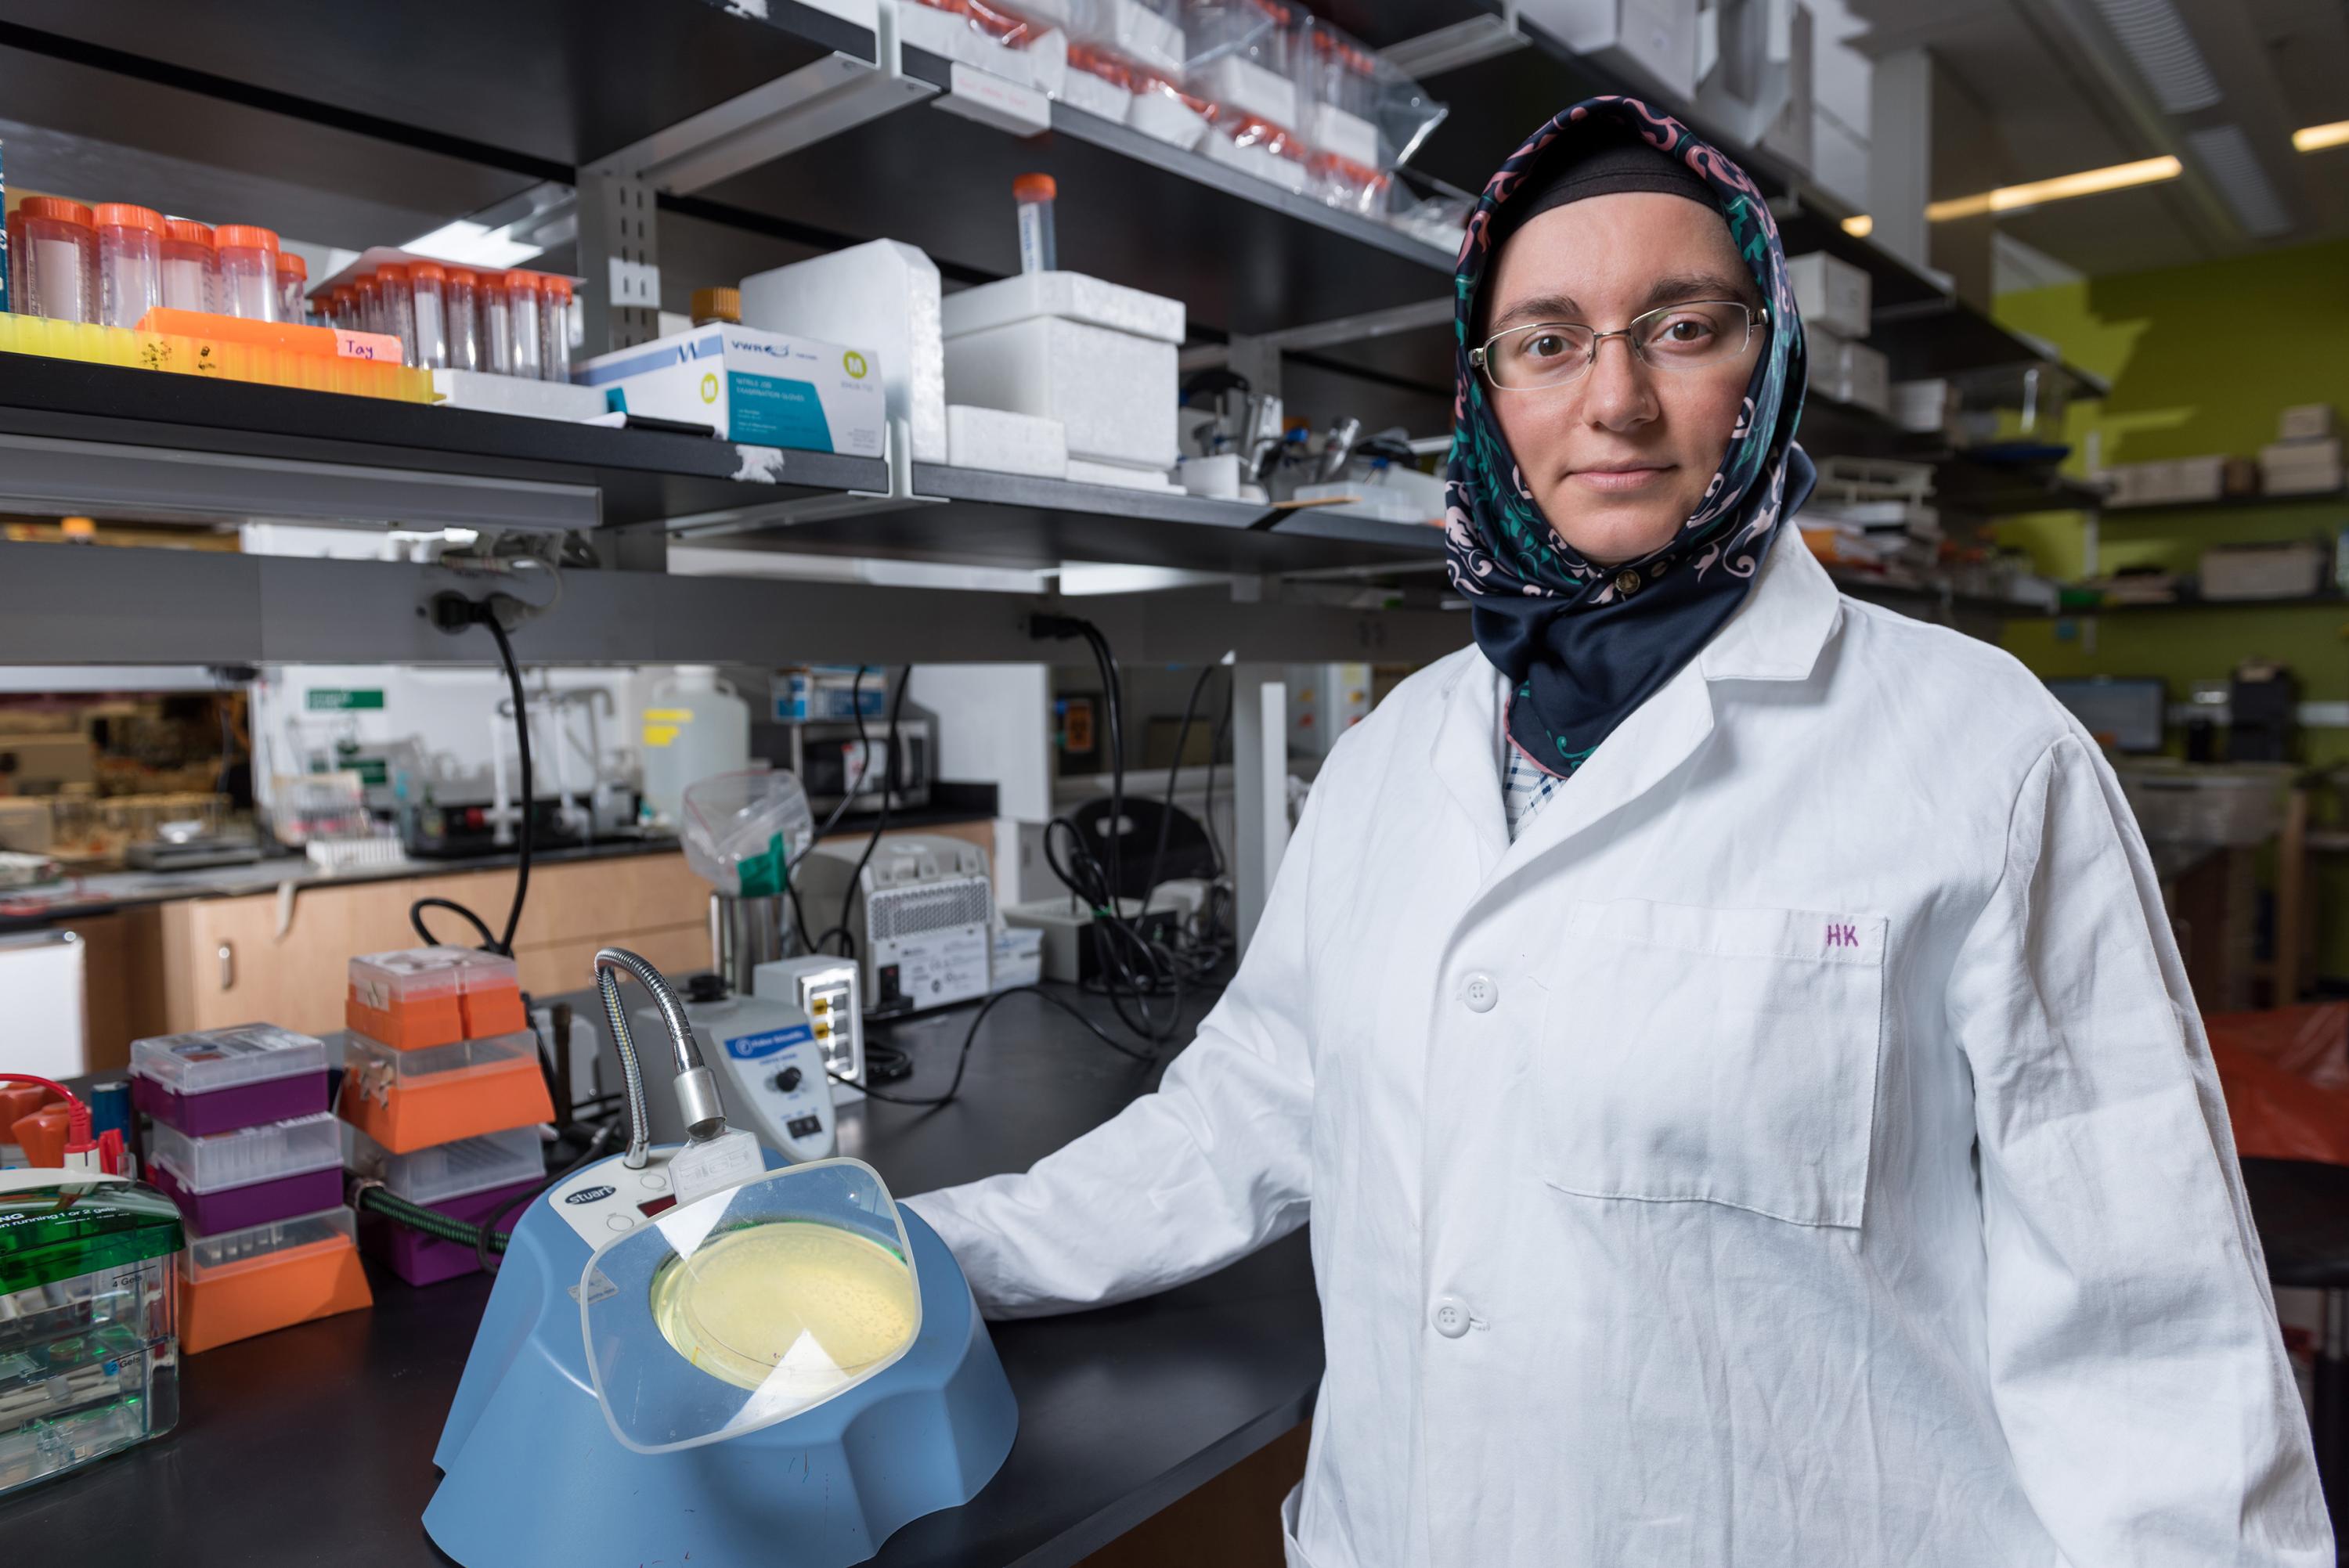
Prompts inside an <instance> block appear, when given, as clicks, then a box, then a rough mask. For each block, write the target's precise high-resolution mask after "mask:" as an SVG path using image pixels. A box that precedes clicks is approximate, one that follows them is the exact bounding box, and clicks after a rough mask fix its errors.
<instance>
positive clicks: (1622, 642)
mask: <svg viewBox="0 0 2349 1568" xmlns="http://www.w3.org/2000/svg"><path fill="white" fill-rule="evenodd" d="M1626 128H1628V129H1630V131H1632V132H1634V133H1636V134H1637V135H1638V136H1639V137H1640V138H1641V139H1644V140H1645V141H1646V142H1647V143H1648V144H1649V145H1650V146H1651V147H1654V148H1655V149H1657V150H1659V151H1661V152H1663V153H1665V154H1667V155H1669V156H1671V157H1673V158H1677V159H1679V160H1682V162H1684V163H1686V164H1687V166H1688V167H1689V169H1690V170H1692V171H1694V172H1695V174H1696V175H1697V176H1698V177H1699V178H1700V179H1702V181H1703V182H1704V185H1705V187H1706V188H1707V189H1708V190H1709V191H1711V193H1712V195H1713V200H1714V201H1715V202H1717V203H1718V204H1719V206H1720V208H1721V213H1722V216H1723V218H1724V219H1725V220H1726V221H1727V222H1728V224H1729V233H1730V238H1731V240H1732V241H1733V242H1734V243H1735V244H1736V246H1737V250H1738V253H1739V254H1740V255H1742V256H1744V258H1745V264H1746V265H1747V266H1748V267H1749V268H1751V269H1752V270H1753V273H1754V283H1755V284H1757V285H1759V287H1760V290H1761V294H1762V297H1763V298H1764V300H1766V301H1768V302H1769V310H1770V331H1769V335H1768V337H1767V338H1766V339H1765V340H1764V347H1763V351H1762V352H1761V353H1760V354H1758V355H1756V356H1754V374H1753V377H1752V379H1751V380H1750V381H1748V382H1747V384H1746V387H1745V403H1744V409H1743V410H1742V412H1741V413H1740V415H1739V417H1738V420H1737V427H1736V428H1735V429H1733V430H1732V431H1731V432H1730V438H1729V449H1728V450H1727V452H1725V453H1724V454H1723V457H1722V459H1721V467H1720V469H1719V470H1718V471H1716V472H1715V473H1714V474H1713V482H1712V483H1711V484H1709V485H1707V486H1706V487H1705V492H1704V500H1703V501H1702V503H1701V504H1700V505H1699V506H1698V508H1697V510H1696V511H1695V513H1694V514H1693V515H1692V516H1691V517H1690V518H1689V520H1688V521H1686V522H1684V523H1682V525H1681V531H1680V532H1679V534H1678V535H1677V536H1675V537H1674V538H1673V539H1672V541H1671V542H1670V543H1668V544H1666V545H1665V546H1664V547H1663V548H1662V549H1661V550H1658V551H1656V552H1653V553H1652V554H1649V555H1645V556H1642V557H1640V559H1638V560H1636V561H1630V562H1624V563H1622V564H1620V565H1618V566H1613V567H1606V566H1600V565H1597V564H1595V563H1593V562H1590V561H1588V560H1586V559H1585V558H1584V557H1583V556H1582V555H1580V554H1579V553H1578V552H1576V551H1575V550H1574V549H1573V547H1572V546H1570V545H1568V543H1567V542H1566V541H1565V539H1564V538H1563V537H1561V536H1560V534H1559V533H1558V531H1557V530H1556V529H1555V528H1553V527H1552V526H1551V524H1550V520H1549V519H1548V518H1547V517H1545V516H1543V514H1542V511H1541V508H1540V506H1539V505H1538V504H1537V502H1536V501H1535V500H1534V498H1533V495H1532V493H1531V492H1530V491H1529V490H1526V487H1525V484H1524V482H1523V480H1521V479H1520V477H1519V475H1518V471H1517V466H1516V459H1514V458H1513V457H1511V456H1510V453H1509V447H1508V443H1507V441H1506V439H1504V438H1503V437H1502V435H1501V426H1500V421H1499V420H1498V419H1497V418H1495V417H1494V414H1493V410H1492V407H1490V403H1489V399H1490V397H1491V396H1492V388H1491V387H1489V386H1488V385H1486V384H1485V381H1484V380H1483V378H1482V377H1480V376H1479V375H1478V374H1477V372H1476V370H1475V367H1474V366H1471V365H1470V364H1469V362H1468V352H1469V350H1470V349H1472V348H1474V347H1475V346H1476V345H1475V342H1474V341H1473V335H1474V334H1475V330H1476V328H1475V322H1476V320H1477V317H1478V315H1479V313H1478V310H1477V297H1476V296H1477V290H1478V288H1479V286H1480V285H1481V284H1482V283H1483V282H1484V279H1485V273H1486V272H1487V270H1488V269H1489V268H1490V267H1491V265H1492V263H1493V258H1494V246H1493V234H1494V232H1495V223H1496V222H1498V221H1499V218H1500V214H1501V211H1502V209H1503V208H1504V207H1505V206H1506V205H1507V204H1508V203H1509V202H1510V201H1511V200H1512V199H1513V198H1516V199H1530V198H1534V197H1537V196H1538V195H1539V194H1540V187H1539V184H1538V182H1536V183H1535V184H1533V185H1532V186H1529V185H1528V182H1527V176H1528V175H1529V174H1534V173H1537V172H1539V170H1537V168H1536V165H1537V163H1538V164H1539V165H1540V166H1541V169H1542V170H1555V169H1557V167H1559V160H1571V159H1573V158H1575V157H1576V156H1578V144H1579V145H1587V146H1589V147H1592V148H1594V149H1595V148H1597V147H1599V146H1604V145H1609V144H1611V143H1614V142H1617V141H1619V140H1620V139H1621V138H1622V136H1623V133H1624V129H1626ZM1561 141H1563V142H1564V143H1565V145H1563V146H1558V145H1555V144H1557V143H1560V142H1561ZM1455 293H1456V295H1457V297H1456V300H1455V302H1454V336H1455V337H1456V339H1457V346H1456V350H1455V358H1454V370H1453V375H1454V385H1455V391H1454V404H1453V421H1454V432H1453V439H1452V458H1451V464H1450V467H1449V468H1448V469H1447V470H1446V473H1445V476H1444V477H1445V497H1444V499H1445V533H1446V551H1445V565H1446V568H1447V570H1448V571H1449V572H1450V573H1451V577H1452V585H1453V587H1454V589H1456V590H1458V591H1459V592H1460V593H1464V594H1465V595H1467V596H1468V598H1469V601H1470V603H1469V612H1470V615H1469V618H1470V621H1471V623H1472V624H1473V626H1474V628H1475V635H1476V642H1477V645H1479V646H1480V647H1482V648H1483V649H1484V650H1485V657H1486V658H1488V659H1490V660H1491V661H1492V663H1493V665H1494V666H1495V668H1497V669H1499V670H1500V671H1501V672H1502V673H1503V674H1504V675H1505V676H1507V677H1508V679H1509V682H1510V699H1509V707H1508V733H1509V738H1510V740H1511V741H1512V742H1513V743H1514V744H1515V745H1516V746H1517V748H1519V749H1521V750H1523V751H1524V752H1525V753H1526V756H1528V757H1529V758H1532V759H1533V760H1534V761H1535V762H1536V763H1537V764H1539V765H1540V766H1541V767H1543V768H1545V769H1547V770H1548V771H1550V772H1552V773H1555V774H1560V775H1567V774H1571V773H1572V772H1573V771H1574V770H1575V769H1576V768H1578V767H1579V766H1580V765H1581V764H1582V762H1583V761H1584V760H1585V759H1586V758H1588V757H1589V756H1590V754H1591V753H1592V752H1593V751H1595V750H1597V749H1598V748H1599V742H1601V741H1603V740H1605V739H1606V738H1607V737H1608V736H1609V735H1610V734H1611V733H1613V731H1614V729H1615V727H1616V726H1617V725H1619V724H1620V723H1622V722H1623V720H1624V719H1626V718H1628V717H1630V715H1631V712H1632V710H1633V709H1634V708H1637V707H1639V706H1640V704H1641V703H1642V702H1645V701H1646V700H1647V699H1648V698H1649V697H1650V696H1653V695H1654V694H1655V693H1656V691H1657V690H1658V689H1660V688H1661V686H1663V684H1664V683H1665V682H1666V681H1668V680H1670V679H1671V677H1672V676H1674V675H1675V674H1677V673H1678V672H1679V670H1680V669H1681V667H1682V665H1685V664H1687V663H1688V661H1689V660H1690V659H1692V658H1693V657H1694V656H1695V655H1696V653H1697V650H1698V649H1700V648H1702V647H1703V646H1704V645H1705V644H1706V643H1707V642H1708V641H1710V640H1711V638H1712V637H1713V634H1714V633H1715V632H1717V631H1719V630H1720V629H1721V627H1722V625H1723V624H1724V623H1725V622H1727V621H1728V619H1729V617H1730V616H1731V614H1733V613H1734V612H1735V611H1736V609H1737V607H1738V605H1739V604H1741V603H1744V599H1745V595H1746V594H1747V593H1750V592H1751V591H1752V589H1753V586H1754V577H1755V574H1756V573H1757V572H1758V571H1759V570H1760V568H1761V564H1762V558H1763V556H1764V554H1765V553H1766V552H1768V550H1769V548H1770V542H1771V541H1772V539H1774V538H1775V536H1776V534H1777V532H1778V523H1779V522H1780V521H1781V520H1782V519H1783V518H1785V516H1786V515H1787V514H1789V513H1791V512H1792V511H1794V510H1795V508H1796V507H1798V506H1800V505H1801V504H1802V503H1803V500H1805V498H1806V497H1807V496H1808V495H1809V494H1810V490H1811V485H1812V482H1813V480H1814V479H1815V478H1816V475H1815V473H1814V471H1813V469H1812V468H1811V462H1810V459H1808V458H1807V457H1806V456H1805V455H1804V453H1803V449H1801V448H1800V447H1797V446H1796V445H1795V421H1796V419H1797V418H1800V416H1801V414H1802V408H1803V387H1804V380H1805V356H1804V350H1803V327H1802V322H1801V320H1800V318H1799V317H1798V316H1797V315H1795V293H1794V288H1793V286H1792V284H1789V283H1788V281H1787V278H1786V257H1785V252H1784V251H1782V250H1781V249H1780V248H1779V245H1778V225H1777V224H1776V222H1774V221H1773V220H1772V218H1771V216H1770V209H1769V207H1768V205H1767V204H1766V203H1765V202H1764V200H1763V198H1762V195H1761V193H1760V192H1759V191H1756V190H1755V189H1754V181H1752V180H1751V179H1749V178H1748V177H1747V175H1746V173H1745V171H1744V170H1743V169H1740V168H1739V167H1738V166H1737V165H1736V164H1734V163H1733V162H1731V161H1730V160H1728V159H1727V158H1724V157H1723V156H1722V154H1721V153H1720V152H1719V151H1717V150H1714V149H1713V148H1712V147H1710V146H1708V145H1707V144H1706V143H1704V142H1703V141H1702V140H1700V139H1698V138H1697V137H1696V135H1695V134H1694V133H1693V132H1692V131H1691V130H1690V129H1688V128H1687V127H1686V126H1684V125H1682V124H1681V123H1680V122H1679V121H1678V120H1676V119H1671V117H1670V116H1669V115H1663V114H1659V113H1658V112H1657V111H1656V110H1654V109H1652V108H1649V107H1648V106H1647V105H1645V104H1643V103H1640V101H1639V100H1637V99H1636V98H1590V99H1588V100H1586V101H1585V102H1582V103H1579V104H1577V105H1575V106H1574V107H1573V108H1570V109H1568V110H1567V111H1566V112H1565V113H1564V114H1561V115H1559V116H1558V117H1557V119H1553V120H1551V121H1550V122H1549V123H1548V124H1547V125H1545V126H1544V127H1542V128H1541V129H1540V130H1539V131H1537V133H1536V134H1535V135H1534V137H1533V139H1531V140H1529V141H1527V142H1526V144H1525V145H1524V146H1523V147H1521V148H1519V149H1517V150H1516V154H1515V155H1514V156H1512V157H1511V158H1510V159H1509V160H1508V161H1507V162H1506V163H1504V164H1502V165H1501V168H1500V171H1499V172H1498V173H1496V174H1495V175H1494V176H1493V178H1492V180H1491V181H1490V182H1489V183H1487V184H1486V185H1485V193H1484V195H1483V196H1482V197H1481V198H1479V199H1478V201H1477V203H1476V210H1475V212H1474V213H1473V214H1472V215H1471V216H1470V218H1469V220H1468V235H1467V239H1466V242H1464V244H1463V245H1462V246H1461V251H1460V267H1459V272H1458V274H1457V276H1456V278H1455Z"/></svg>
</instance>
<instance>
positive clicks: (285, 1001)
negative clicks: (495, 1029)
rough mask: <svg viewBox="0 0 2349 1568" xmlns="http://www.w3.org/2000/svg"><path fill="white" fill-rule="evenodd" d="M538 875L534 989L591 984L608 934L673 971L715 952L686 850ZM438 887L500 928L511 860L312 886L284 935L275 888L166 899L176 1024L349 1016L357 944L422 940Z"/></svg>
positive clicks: (531, 907) (163, 933)
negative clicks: (419, 931)
mask: <svg viewBox="0 0 2349 1568" xmlns="http://www.w3.org/2000/svg"><path fill="white" fill-rule="evenodd" d="M530 880H531V886H530V898H529V902H528V903H527V904H526V905H525V906H524V908H523V920H522V925H521V928H520V930H519V931H517V932H516V934H515V940H514V947H515V958H516V961H517V962H518V963H519V965H521V969H522V982H523V988H524V989H525V990H530V991H538V992H554V991H574V990H577V989H579V988H580V987H582V986H585V985H588V984H590V982H591V981H592V980H593V978H594V976H593V974H592V973H591V969H590V965H592V964H593V962H594V959H595V949H596V948H597V947H599V946H605V945H617V946H621V947H630V948H634V949H636V951H638V952H640V953H642V954H644V955H645V957H647V959H650V960H651V961H652V962H653V963H654V964H656V965H659V966H660V967H661V968H663V969H664V970H667V971H669V972H671V973H690V972H692V971H694V970H697V969H701V968H706V967H708V965H709V887H708V884H706V883H704V882H702V881H701V880H700V879H699V878H698V877H696V876H695V875H694V874H693V873H692V872H691V871H690V870H689V869H688V867H687V866H686V864H685V857H684V856H682V855H675V854H668V855H628V856H618V857H615V858H613V859H611V860H602V861H568V862H564V863H562V864H558V865H550V866H539V867H535V868H533V870H532V872H531V879H530ZM436 896H437V897H441V898H451V899H455V900H457V901H458V902H459V903H463V904H464V905H466V907H468V908H470V909H471V910H473V911H474V912H475V913H478V914H479V915H481V918H482V920H484V921H486V922H488V923H489V924H490V926H491V928H492V930H497V931H502V930H503V929H504V926H505V913H506V906H507V904H508V903H509V902H510V901H511V900H512V897H513V873H512V872H466V873H460V874H457V875H451V876H438V877H413V878H406V879H402V880H399V881H392V882H356V883H350V884H347V885H344V886H324V887H320V886H311V887H305V888H302V889H299V890H297V891H296V892H295V896H294V903H293V909H292V913H291V918H290V919H288V920H286V921H285V930H284V931H283V933H282V934H281V932H280V931H279V929H278V927H279V923H280V902H279V900H280V895H279V894H277V893H274V892H265V893H250V894H246V895H243V896H242V897H237V898H217V899H191V900H188V901H184V902H182V903H171V904H165V905H164V906H162V911H161V919H160V923H159V926H160V941H161V947H162V954H161V957H162V962H161V970H162V975H163V992H164V997H165V1005H164V1008H163V1012H164V1016H165V1018H166V1020H167V1026H168V1027H170V1028H171V1029H173V1030H180V1029H211V1028H219V1027H222V1026H226V1025H230V1024H243V1023H250V1022H254V1021H266V1022H268V1023H273V1024H281V1025H284V1026H285V1027H287V1028H289V1029H299V1030H301V1031H303V1032H304V1033H305V1034H323V1033H326V1032H327V1031H329V1030H334V1029H339V1028H341V1027H342V1026H343V995H344V990H345V985H346V976H347V965H348V963H349V961H350V959H351V957H352V956H353V955H354V954H362V953H381V952H385V951H387V950H389V949H393V948H400V947H413V946H415V945H417V939H416V934H415V932H414V930H413V929H412V928H411V927H410V926H409V919H408V911H409V905H411V904H412V903H414V902H415V901H416V900H417V899H419V898H425V897H436ZM426 918H427V921H428V923H429V925H430V928H431V930H432V932H433V934H435V935H437V936H439V937H440V939H441V940H442V941H444V942H450V943H461V944H465V945H471V939H472V936H473V933H472V932H471V928H470V927H468V926H466V925H465V923H464V922H463V921H461V920H460V919H459V918H458V917H456V916H454V915H451V914H450V913H448V912H447V911H445V910H441V911H434V912H430V913H428V914H427V917H426Z"/></svg>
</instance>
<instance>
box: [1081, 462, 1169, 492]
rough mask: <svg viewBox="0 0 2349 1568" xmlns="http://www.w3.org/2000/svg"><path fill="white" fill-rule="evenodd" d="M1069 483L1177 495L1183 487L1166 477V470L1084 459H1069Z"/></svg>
mask: <svg viewBox="0 0 2349 1568" xmlns="http://www.w3.org/2000/svg"><path fill="white" fill-rule="evenodd" d="M1069 482H1070V483H1071V484H1078V485H1115V486H1116V487H1117V488H1118V489H1120V490H1168V491H1172V492H1174V493H1175V494H1177V495H1179V494H1181V493H1182V490H1183V487H1182V486H1181V485H1178V484H1176V483H1175V482H1174V480H1170V479H1168V478H1167V477H1166V470H1165V469H1154V468H1148V467H1145V466H1143V465H1140V464H1135V463H1091V462H1087V461H1085V460H1084V459H1082V458H1071V459H1069Z"/></svg>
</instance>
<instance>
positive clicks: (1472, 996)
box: [1460, 975, 1501, 1013]
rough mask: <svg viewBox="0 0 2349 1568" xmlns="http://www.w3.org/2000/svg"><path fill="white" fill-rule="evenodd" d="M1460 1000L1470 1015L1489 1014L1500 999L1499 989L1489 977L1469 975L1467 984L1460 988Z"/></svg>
mask: <svg viewBox="0 0 2349 1568" xmlns="http://www.w3.org/2000/svg"><path fill="white" fill-rule="evenodd" d="M1460 999H1461V1000H1462V1001H1463V1002H1465V1003H1467V1004H1468V1010H1469V1011H1470V1012H1472V1013H1489V1012H1491V1011H1492V1010H1493V1005H1494V1004H1495V1003H1496V1002H1498V1001H1499V1000H1500V999H1501V988H1500V987H1499V986H1498V985H1495V984H1494V983H1493V977H1492V976H1491V975H1470V976H1468V983H1467V984H1466V985H1463V986H1461V987H1460Z"/></svg>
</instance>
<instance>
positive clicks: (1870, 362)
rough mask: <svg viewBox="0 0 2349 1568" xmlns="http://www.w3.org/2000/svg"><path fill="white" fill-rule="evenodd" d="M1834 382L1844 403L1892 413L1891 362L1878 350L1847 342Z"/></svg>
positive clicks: (1878, 411)
mask: <svg viewBox="0 0 2349 1568" xmlns="http://www.w3.org/2000/svg"><path fill="white" fill-rule="evenodd" d="M1837 369H1838V371H1839V375H1838V377H1837V382H1838V384H1839V385H1840V386H1841V387H1842V388H1843V400H1844V401H1845V402H1847V403H1856V404H1857V405H1858V406H1859V407H1863V408H1868V409H1873V410H1874V411H1875V412H1877V413H1878V414H1883V415H1886V416H1888V417H1889V415H1890V414H1891V412H1892V363H1891V361H1889V360H1888V359H1886V358H1885V357H1884V353H1883V351H1882V350H1881V349H1876V348H1870V347H1868V345H1866V344H1864V343H1848V342H1847V343H1846V344H1845V345H1844V346H1843V358H1842V361H1841V363H1840V364H1839V365H1838V366H1837Z"/></svg>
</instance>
